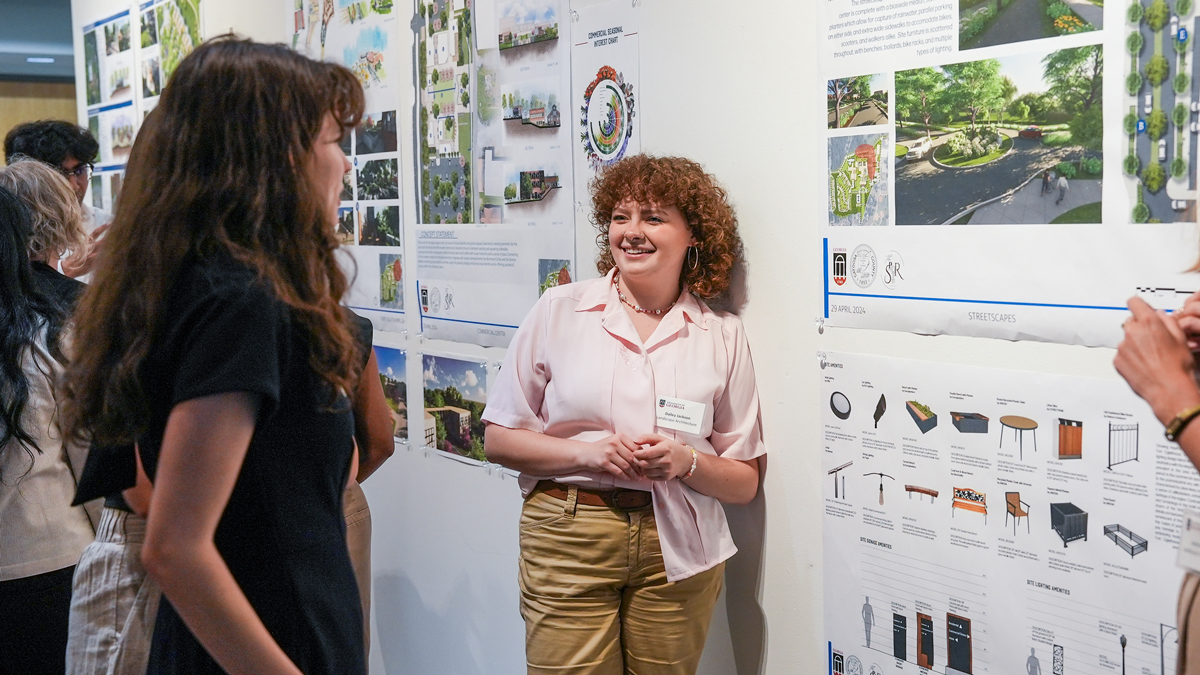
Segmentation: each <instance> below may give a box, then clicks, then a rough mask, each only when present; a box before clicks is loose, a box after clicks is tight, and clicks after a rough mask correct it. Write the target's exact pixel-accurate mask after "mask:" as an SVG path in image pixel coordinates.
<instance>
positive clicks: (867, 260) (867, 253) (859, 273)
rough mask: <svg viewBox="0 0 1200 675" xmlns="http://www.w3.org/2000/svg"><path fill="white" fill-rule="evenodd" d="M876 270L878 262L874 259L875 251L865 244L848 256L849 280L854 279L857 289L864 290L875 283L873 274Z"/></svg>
mask: <svg viewBox="0 0 1200 675" xmlns="http://www.w3.org/2000/svg"><path fill="white" fill-rule="evenodd" d="M878 268H879V262H878V261H877V260H876V259H875V251H873V250H871V247H870V246H867V245H866V244H862V245H860V246H859V247H858V248H856V249H854V253H853V254H851V255H850V278H852V279H854V283H855V284H856V285H857V286H858V287H859V288H866V287H867V286H870V285H871V284H873V283H875V273H876V272H877V271H878Z"/></svg>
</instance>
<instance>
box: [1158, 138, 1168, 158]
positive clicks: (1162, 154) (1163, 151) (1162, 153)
mask: <svg viewBox="0 0 1200 675" xmlns="http://www.w3.org/2000/svg"><path fill="white" fill-rule="evenodd" d="M1166 159H1167V139H1165V138H1160V139H1158V161H1160V162H1163V161H1166Z"/></svg>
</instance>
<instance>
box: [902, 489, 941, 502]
mask: <svg viewBox="0 0 1200 675" xmlns="http://www.w3.org/2000/svg"><path fill="white" fill-rule="evenodd" d="M904 491H905V492H907V493H908V498H909V499H912V493H914V492H918V493H920V494H921V501H925V495H929V503H930V504H932V503H933V502H934V501H935V500H936V499H937V496H938V491H937V490H934V489H933V488H927V487H921V486H920V485H905V486H904Z"/></svg>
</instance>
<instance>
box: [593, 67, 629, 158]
mask: <svg viewBox="0 0 1200 675" xmlns="http://www.w3.org/2000/svg"><path fill="white" fill-rule="evenodd" d="M581 112H582V113H583V118H582V119H581V120H580V121H579V124H580V126H581V127H583V133H582V134H580V138H581V140H582V141H583V149H584V152H586V153H587V156H588V163H589V164H590V165H591V166H592V168H599V167H601V166H605V165H608V164H612V163H613V162H616V161H617V160H619V159H621V158H622V157H624V156H625V150H626V149H627V148H628V147H629V139H630V138H631V137H632V136H633V118H634V115H635V112H634V97H633V85H631V84H627V83H626V82H625V77H624V75H622V74H621V73H618V72H617V71H616V69H614V68H612V67H611V66H603V67H601V68H600V70H599V71H598V72H597V73H596V79H594V80H592V83H591V84H589V85H588V87H587V89H586V90H585V91H584V94H583V107H582V110H581Z"/></svg>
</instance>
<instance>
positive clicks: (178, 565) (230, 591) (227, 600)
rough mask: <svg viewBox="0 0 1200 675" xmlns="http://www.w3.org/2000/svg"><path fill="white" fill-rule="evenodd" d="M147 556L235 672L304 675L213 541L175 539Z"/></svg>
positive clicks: (186, 618)
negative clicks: (252, 604)
mask: <svg viewBox="0 0 1200 675" xmlns="http://www.w3.org/2000/svg"><path fill="white" fill-rule="evenodd" d="M142 558H143V560H144V562H145V564H146V569H147V571H148V572H149V573H150V574H151V576H153V577H154V579H155V581H157V582H158V584H159V585H160V586H161V587H162V590H163V593H164V594H165V595H166V596H167V599H168V600H170V601H171V605H172V606H173V607H174V608H175V610H176V611H177V612H178V613H179V616H180V618H182V619H183V622H184V623H185V624H187V627H188V628H189V629H190V630H191V631H192V633H193V634H194V635H195V636H196V639H198V640H199V641H200V643H201V644H203V645H204V646H205V649H207V650H208V652H209V654H210V655H211V656H212V657H213V659H214V660H215V661H216V662H217V664H219V665H220V666H221V668H223V669H224V670H225V671H226V672H228V673H229V674H230V675H240V674H242V673H245V674H246V675H256V674H265V673H272V674H274V673H279V674H281V675H283V674H286V675H300V669H299V668H297V667H296V665H295V664H293V663H292V661H291V659H289V658H288V656H287V654H285V653H284V651H283V649H282V648H280V647H279V645H278V643H276V642H275V640H274V638H272V637H271V634H270V633H269V632H267V629H266V627H265V626H264V625H263V623H262V620H261V619H259V617H258V614H256V613H255V611H254V608H253V607H251V606H250V602H249V601H248V600H246V596H245V594H243V593H242V591H241V589H240V588H239V587H238V585H237V581H235V580H234V578H233V575H232V574H230V572H229V568H228V566H226V564H225V561H224V560H223V559H222V558H221V555H220V553H219V552H218V551H217V548H216V545H215V544H213V543H212V541H207V542H205V541H199V542H182V541H170V542H168V543H164V544H162V545H160V546H157V547H155V548H153V549H145V550H144V551H143V554H142Z"/></svg>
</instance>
